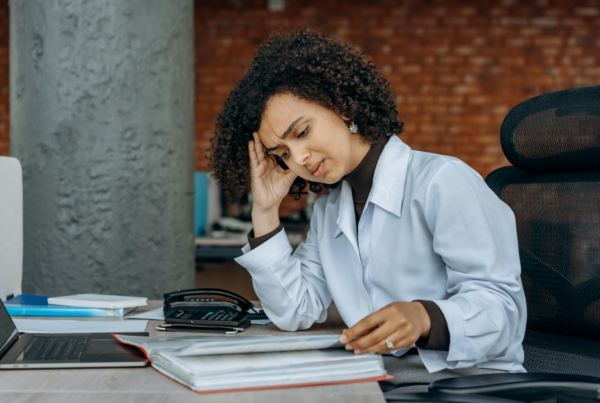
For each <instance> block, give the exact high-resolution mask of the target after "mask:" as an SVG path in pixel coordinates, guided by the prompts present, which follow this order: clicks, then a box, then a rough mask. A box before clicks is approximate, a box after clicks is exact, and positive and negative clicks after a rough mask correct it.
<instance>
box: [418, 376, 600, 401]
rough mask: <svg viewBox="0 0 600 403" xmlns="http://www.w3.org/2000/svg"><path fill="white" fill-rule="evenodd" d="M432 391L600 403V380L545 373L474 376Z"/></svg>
mask: <svg viewBox="0 0 600 403" xmlns="http://www.w3.org/2000/svg"><path fill="white" fill-rule="evenodd" d="M429 390H430V391H432V392H441V393H448V394H456V395H465V394H479V395H487V396H496V397H502V398H509V399H516V400H521V401H530V400H544V399H552V398H556V397H558V396H569V397H577V398H580V399H590V400H600V378H596V377H592V376H582V375H567V374H546V373H529V374H490V375H473V376H464V377H458V378H449V379H442V380H439V381H435V382H432V383H431V384H430V385H429Z"/></svg>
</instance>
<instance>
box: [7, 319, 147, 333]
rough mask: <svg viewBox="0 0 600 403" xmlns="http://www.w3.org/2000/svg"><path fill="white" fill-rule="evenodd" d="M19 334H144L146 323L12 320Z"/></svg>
mask: <svg viewBox="0 0 600 403" xmlns="http://www.w3.org/2000/svg"><path fill="white" fill-rule="evenodd" d="M13 321H14V322H15V326H17V329H18V330H19V332H21V333H133V332H136V333H137V332H145V331H146V325H147V324H148V321H147V320H145V321H137V320H136V321H131V322H129V321H123V320H103V321H91V320H53V319H52V320H45V319H13Z"/></svg>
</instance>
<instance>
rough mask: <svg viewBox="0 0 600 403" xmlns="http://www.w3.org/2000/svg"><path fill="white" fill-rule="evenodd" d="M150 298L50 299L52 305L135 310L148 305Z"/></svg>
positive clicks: (96, 296) (85, 296)
mask: <svg viewBox="0 0 600 403" xmlns="http://www.w3.org/2000/svg"><path fill="white" fill-rule="evenodd" d="M147 301H148V298H143V297H124V296H122V295H103V294H77V295H65V296H64V297H51V298H48V304H50V305H64V306H82V307H88V308H106V309H117V308H133V307H135V306H144V305H148V302H147Z"/></svg>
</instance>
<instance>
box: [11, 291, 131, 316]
mask: <svg viewBox="0 0 600 403" xmlns="http://www.w3.org/2000/svg"><path fill="white" fill-rule="evenodd" d="M4 306H5V307H6V310H7V311H8V314H9V315H10V316H100V317H102V316H104V317H106V316H109V317H117V318H122V317H123V315H124V309H123V308H117V309H105V308H85V307H77V306H61V305H49V304H48V297H43V296H40V295H27V294H21V295H17V296H16V297H14V298H11V299H9V300H8V301H6V302H5V303H4ZM128 310H130V309H128Z"/></svg>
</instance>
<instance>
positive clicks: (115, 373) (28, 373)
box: [0, 301, 385, 403]
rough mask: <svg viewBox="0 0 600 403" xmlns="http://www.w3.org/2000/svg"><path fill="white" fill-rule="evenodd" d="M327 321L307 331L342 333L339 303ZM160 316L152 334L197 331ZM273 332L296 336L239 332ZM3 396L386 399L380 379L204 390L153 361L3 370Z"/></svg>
mask: <svg viewBox="0 0 600 403" xmlns="http://www.w3.org/2000/svg"><path fill="white" fill-rule="evenodd" d="M161 304H162V302H161V301H149V304H148V306H145V307H142V308H138V309H137V310H136V311H135V313H141V312H144V311H147V310H151V309H155V308H158V307H160V306H161ZM329 315H330V316H329V317H328V320H327V321H326V322H325V323H320V324H316V325H314V326H313V327H312V328H311V330H309V331H303V332H302V334H337V333H340V331H341V329H342V328H343V326H344V325H343V322H342V320H341V318H340V316H339V314H338V313H337V310H336V309H335V307H331V308H330V309H329ZM159 323H160V322H159V321H149V322H148V326H147V327H146V331H147V332H149V333H150V336H155V337H173V336H190V335H192V333H169V332H161V331H159V330H156V329H155V327H156V325H157V324H159ZM264 334H272V335H274V336H293V335H295V334H298V333H291V332H282V331H280V330H279V329H277V328H276V327H275V325H273V324H271V325H267V326H251V327H250V328H249V329H247V330H246V331H244V332H243V333H242V334H240V335H239V336H231V337H244V336H249V335H264ZM0 401H1V402H11V403H24V402H28V403H38V402H39V403H65V402H77V403H79V402H86V403H87V402H92V403H95V402H98V403H106V402H109V403H121V402H128V403H187V402H211V403H212V402H214V403H217V402H218V403H221V402H222V403H224V402H240V403H241V402H244V403H258V402H285V403H296V402H298V403H300V402H302V403H309V402H310V403H316V402H357V403H358V402H360V403H370V402H373V403H375V402H377V403H383V402H385V399H384V397H383V394H382V392H381V389H380V388H379V385H378V384H377V383H376V382H370V383H358V384H348V385H331V386H318V387H310V388H293V389H276V390H265V391H258V392H243V393H220V394H214V395H198V394H196V393H194V392H192V391H191V390H189V389H187V388H185V387H183V386H181V385H179V384H178V383H176V382H175V381H172V380H171V379H169V378H167V377H165V376H163V375H161V374H160V373H158V372H157V371H156V370H154V369H153V368H151V367H146V368H106V369H54V370H45V369H44V370H43V369H37V370H0Z"/></svg>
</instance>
